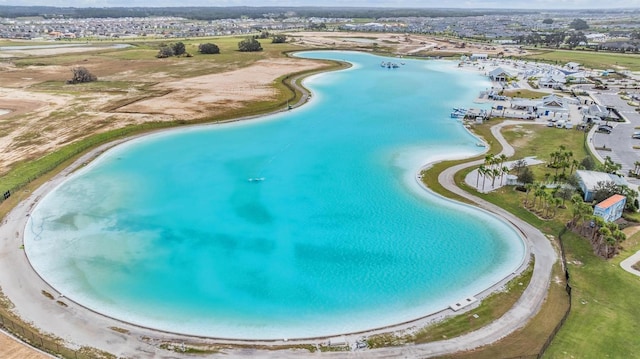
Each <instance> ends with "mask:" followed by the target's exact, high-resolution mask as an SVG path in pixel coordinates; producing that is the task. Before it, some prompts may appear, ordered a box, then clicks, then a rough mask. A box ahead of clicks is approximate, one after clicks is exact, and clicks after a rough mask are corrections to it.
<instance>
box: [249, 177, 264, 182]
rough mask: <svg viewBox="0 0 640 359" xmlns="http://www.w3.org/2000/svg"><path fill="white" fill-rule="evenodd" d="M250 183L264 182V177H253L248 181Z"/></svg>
mask: <svg viewBox="0 0 640 359" xmlns="http://www.w3.org/2000/svg"><path fill="white" fill-rule="evenodd" d="M248 181H249V182H262V181H264V177H251V178H249V179H248Z"/></svg>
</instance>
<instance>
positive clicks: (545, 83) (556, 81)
mask: <svg viewBox="0 0 640 359" xmlns="http://www.w3.org/2000/svg"><path fill="white" fill-rule="evenodd" d="M566 83H567V78H566V76H565V75H564V74H562V73H555V74H548V75H545V76H543V77H541V78H540V79H539V80H538V86H540V87H542V88H550V89H560V88H562V87H563V86H564V85H565V84H566Z"/></svg>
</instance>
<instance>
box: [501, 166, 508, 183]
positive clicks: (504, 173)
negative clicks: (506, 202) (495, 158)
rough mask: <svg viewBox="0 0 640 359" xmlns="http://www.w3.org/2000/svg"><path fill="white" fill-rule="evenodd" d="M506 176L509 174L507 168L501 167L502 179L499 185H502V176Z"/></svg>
mask: <svg viewBox="0 0 640 359" xmlns="http://www.w3.org/2000/svg"><path fill="white" fill-rule="evenodd" d="M506 174H509V167H507V166H502V178H501V180H500V185H503V184H504V176H505V175H506Z"/></svg>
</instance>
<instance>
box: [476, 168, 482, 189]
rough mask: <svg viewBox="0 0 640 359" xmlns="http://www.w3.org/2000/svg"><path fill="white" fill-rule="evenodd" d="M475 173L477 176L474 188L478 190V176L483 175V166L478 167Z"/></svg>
mask: <svg viewBox="0 0 640 359" xmlns="http://www.w3.org/2000/svg"><path fill="white" fill-rule="evenodd" d="M477 171H478V175H477V176H476V188H478V184H479V183H480V175H481V174H483V175H484V165H480V167H478V170H477Z"/></svg>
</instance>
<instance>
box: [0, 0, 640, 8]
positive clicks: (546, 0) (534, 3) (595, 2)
mask: <svg viewBox="0 0 640 359" xmlns="http://www.w3.org/2000/svg"><path fill="white" fill-rule="evenodd" d="M0 5H45V6H61V7H110V6H128V7H150V6H176V7H177V6H358V7H364V6H371V7H439V8H512V9H513V8H518V9H597V8H608V9H612V8H631V7H633V8H640V0H608V1H603V0H509V1H504V0H503V1H500V0H453V1H452V0H422V1H420V0H349V1H345V0H324V1H317V0H260V1H258V0H179V1H177V0H22V1H15V0H0Z"/></svg>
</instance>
